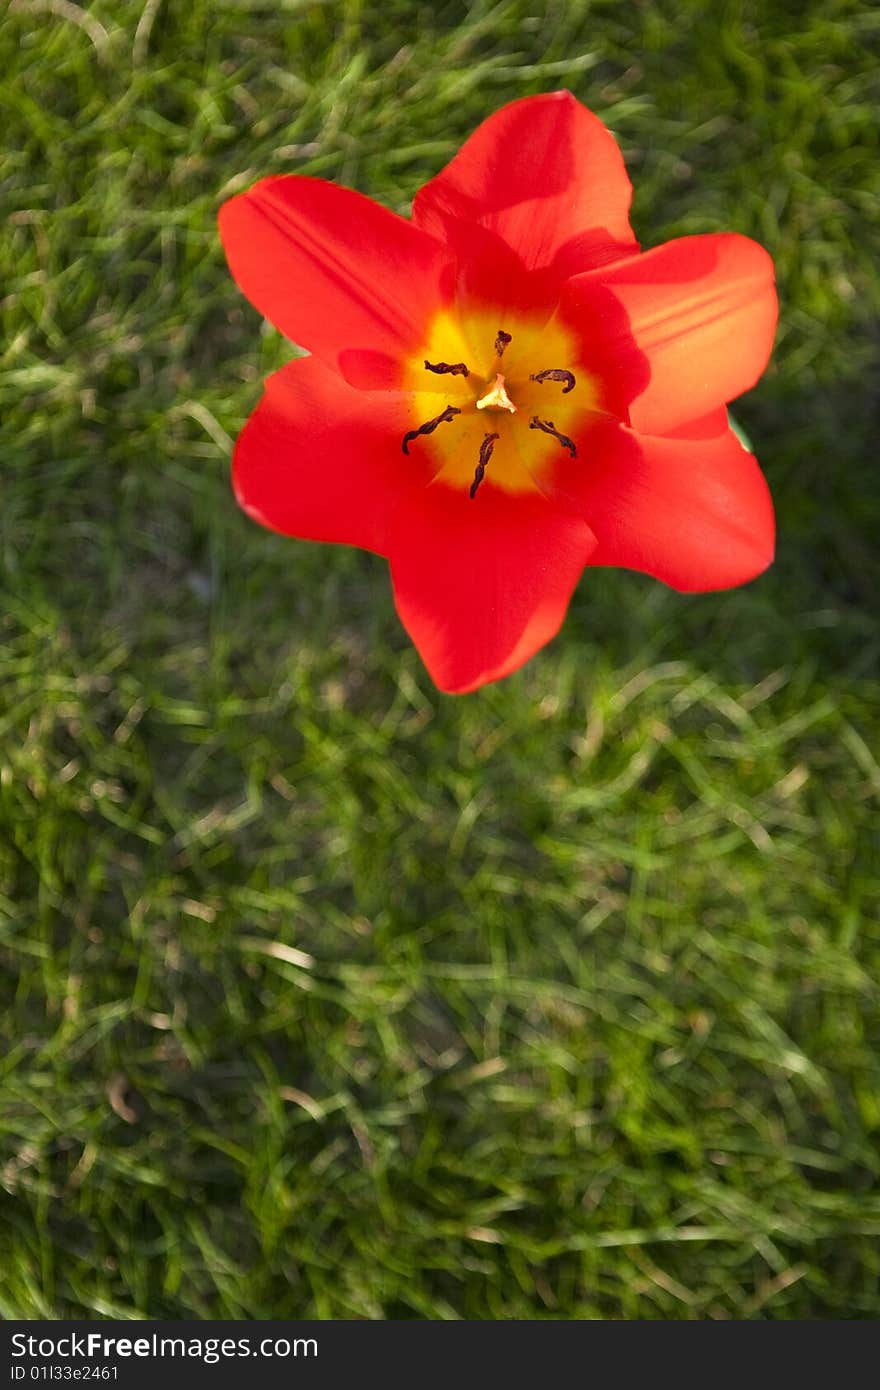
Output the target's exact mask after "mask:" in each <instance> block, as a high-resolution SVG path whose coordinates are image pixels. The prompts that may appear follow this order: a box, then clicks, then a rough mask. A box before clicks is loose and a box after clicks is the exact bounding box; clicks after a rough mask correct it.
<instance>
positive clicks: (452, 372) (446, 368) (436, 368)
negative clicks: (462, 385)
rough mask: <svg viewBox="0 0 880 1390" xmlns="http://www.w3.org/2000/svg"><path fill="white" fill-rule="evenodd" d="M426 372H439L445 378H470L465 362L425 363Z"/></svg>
mask: <svg viewBox="0 0 880 1390" xmlns="http://www.w3.org/2000/svg"><path fill="white" fill-rule="evenodd" d="M425 371H428V372H437V373H438V375H440V376H443V375H444V374H445V375H447V376H470V372H469V371H468V369H467V367H466V366H465V364H464V363H463V362H427V361H426V362H425Z"/></svg>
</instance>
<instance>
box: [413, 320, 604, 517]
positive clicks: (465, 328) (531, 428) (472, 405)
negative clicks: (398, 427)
mask: <svg viewBox="0 0 880 1390" xmlns="http://www.w3.org/2000/svg"><path fill="white" fill-rule="evenodd" d="M401 385H402V387H403V389H404V390H405V391H407V392H408V393H409V395H410V409H409V416H410V426H411V427H410V428H409V429H408V430H407V432H406V434H405V435H404V437H403V439H402V441H401V443H402V447H403V452H404V453H405V454H407V455H409V454H413V455H416V454H423V455H424V456H425V457H427V459H428V460H429V462H430V464H431V466H432V469H433V470H434V479H435V481H437V482H443V483H446V484H448V485H449V486H451V487H455V488H460V489H462V490H465V491H467V492H468V493H469V495H470V497H471V498H474V499H476V500H478V499H479V494H480V489H481V487H485V486H489V485H491V486H493V487H497V488H501V489H502V490H503V491H505V492H509V493H524V492H535V491H542V481H543V478H544V477H545V476H546V475H547V473H548V472H549V470H550V468H551V467H554V466H556V465H558V464H559V463H560V462H562V463H563V464H564V465H565V466H571V467H577V466H578V463H577V458H578V449H577V443H576V440H575V437H574V436H575V434H577V433H578V432H581V433H582V429H583V424H584V423H585V421H586V420H587V417H589V416H590V415H594V414H595V413H596V411H597V410H598V409H599V391H598V388H597V385H596V383H595V381H594V380H593V379H592V377H591V376H590V375H589V374H588V373H587V372H586V371H584V370H583V368H581V367H580V365H579V362H578V353H577V343H576V342H575V340H574V338H573V335H572V334H571V332H570V330H569V329H568V328H567V327H566V326H565V325H563V324H562V323H560V322H559V320H558V319H556V318H553V319H551V320H550V321H549V322H542V321H540V320H538V319H529V318H526V317H525V316H520V315H514V316H512V315H509V314H506V313H505V314H504V315H503V318H502V319H501V320H499V317H498V315H497V312H494V311H480V312H470V313H468V314H466V315H464V314H463V315H453V314H451V313H449V312H448V311H446V310H444V311H443V312H441V313H440V314H438V315H437V317H436V318H435V320H434V322H433V323H432V324H431V327H430V330H429V332H428V334H427V336H426V340H425V343H424V347H423V350H422V351H421V352H420V353H419V354H418V356H413V358H412V359H411V360H410V361H408V362H407V363H406V364H405V367H404V372H403V381H402V382H401Z"/></svg>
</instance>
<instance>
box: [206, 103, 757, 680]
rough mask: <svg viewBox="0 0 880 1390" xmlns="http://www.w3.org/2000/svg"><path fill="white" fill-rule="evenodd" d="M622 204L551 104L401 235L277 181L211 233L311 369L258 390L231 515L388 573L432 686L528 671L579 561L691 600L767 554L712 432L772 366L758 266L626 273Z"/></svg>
mask: <svg viewBox="0 0 880 1390" xmlns="http://www.w3.org/2000/svg"><path fill="white" fill-rule="evenodd" d="M631 195H632V190H631V187H630V182H629V179H628V177H627V174H626V170H625V168H624V164H623V159H622V158H621V155H620V151H619V150H618V148H617V145H616V143H615V141H614V139H613V137H612V136H611V134H610V133H609V132H608V131H607V130H606V129H605V127H604V126H603V125H602V123H601V121H599V120H598V119H597V117H595V116H594V115H592V114H591V112H589V111H588V110H586V108H585V107H583V106H581V105H580V103H579V102H577V101H576V100H575V99H574V97H572V96H571V95H570V94H569V93H568V92H554V93H552V94H550V95H548V96H538V97H526V98H524V99H522V100H520V101H514V102H512V103H511V104H510V105H509V106H505V107H503V108H502V109H501V110H500V111H498V112H497V113H496V114H495V115H494V116H491V117H490V118H489V119H488V120H487V121H485V122H484V123H483V124H482V125H481V126H480V127H479V128H478V129H477V130H476V131H475V132H474V134H473V135H472V136H471V137H470V139H469V140H467V141H466V142H465V144H464V145H463V146H462V148H461V149H460V150H459V152H458V154H457V155H456V156H455V158H454V159H453V160H452V161H451V163H449V164H448V165H447V166H446V168H445V169H444V170H443V171H442V172H441V173H439V174H438V175H437V176H436V178H434V179H432V180H431V181H430V183H428V184H426V185H425V187H424V188H422V189H421V190H420V192H419V193H418V195H417V196H416V199H415V203H414V205H413V211H412V219H411V220H407V219H406V218H403V217H398V216H396V215H395V214H394V213H392V212H389V211H387V209H385V208H383V207H380V206H379V205H378V204H376V203H374V202H371V201H370V200H369V199H368V198H365V197H363V196H362V195H361V194H359V193H354V192H351V191H350V190H348V189H345V188H338V187H336V186H335V185H334V184H331V183H325V182H324V181H323V180H321V179H314V178H306V177H300V176H281V177H274V178H266V179H262V180H260V182H259V183H257V184H255V185H254V187H253V188H251V189H250V190H249V191H248V192H247V193H243V194H240V195H239V196H237V197H235V198H231V199H230V200H229V201H228V202H227V203H225V204H224V206H223V207H222V209H221V211H220V232H221V236H222V240H223V245H224V247H225V249H226V255H227V257H228V260H229V264H230V267H231V269H232V274H233V276H234V277H235V279H236V281H237V283H238V284H239V286H240V287H241V289H242V290H243V291H244V293H245V294H246V295H247V297H248V299H250V300H251V302H252V303H253V304H254V305H256V307H257V309H259V311H260V313H262V314H264V315H265V317H266V318H268V319H269V320H270V321H271V322H272V323H273V324H274V325H275V326H276V328H278V329H279V330H280V331H281V332H282V333H284V334H286V336H287V337H288V338H290V339H292V340H293V341H294V342H296V343H298V344H299V345H300V346H301V347H303V348H306V349H308V352H309V353H310V354H311V355H310V356H308V357H305V358H301V359H299V360H296V361H292V362H289V363H288V364H287V366H285V367H282V369H281V370H280V371H279V372H276V373H275V374H274V376H271V377H270V378H269V380H268V381H267V383H266V390H265V394H264V396H263V398H262V400H261V402H260V404H259V405H258V406H257V409H256V410H255V411H254V413H253V415H252V416H251V417H250V419H249V420H248V422H247V424H246V426H245V428H244V430H243V432H242V434H241V436H240V438H239V440H238V443H237V445H236V448H235V457H234V461H233V481H234V487H235V492H236V496H237V498H238V500H239V502H240V504H241V506H242V507H243V508H244V510H245V512H247V514H248V516H250V517H252V518H253V519H254V520H255V521H258V522H261V523H262V524H263V525H264V526H268V527H271V528H272V529H273V530H275V531H282V532H284V533H286V534H288V535H292V536H299V537H303V538H305V539H308V540H316V541H335V542H338V543H341V544H345V545H356V546H362V547H363V548H364V549H366V550H372V551H375V552H377V553H378V554H380V555H384V556H386V557H387V558H388V560H389V562H390V565H391V579H392V583H393V586H394V597H395V602H396V604H397V611H398V613H399V614H400V618H401V620H402V622H403V624H404V626H405V628H406V629H407V631H408V632H409V634H410V636H411V637H412V640H413V641H414V643H415V644H416V646H417V648H418V650H419V652H420V654H421V656H422V659H423V660H424V662H425V665H426V666H427V668H428V671H429V672H430V674H431V676H432V677H433V679H434V681H435V682H436V684H437V685H438V686H439V687H440V688H441V689H442V690H446V691H456V692H463V691H468V690H475V689H476V688H477V687H478V686H480V685H483V684H484V683H486V682H487V681H492V680H497V679H499V678H500V677H502V676H506V675H508V674H509V673H510V672H511V671H514V670H516V668H517V667H519V666H521V665H522V663H523V662H525V661H527V660H528V659H529V657H531V656H532V655H533V654H534V653H535V652H536V651H537V650H538V649H539V648H540V647H541V646H543V644H544V643H545V642H547V641H549V640H550V638H551V637H553V636H554V635H555V634H556V632H557V631H558V629H559V627H560V624H561V623H562V620H563V618H564V616H565V611H566V607H567V605H568V601H569V599H570V597H571V594H572V591H573V589H574V587H575V585H576V584H577V582H578V579H579V578H580V575H581V572H582V570H583V569H584V566H585V565H620V566H624V567H626V568H628V569H635V570H642V571H644V572H645V573H646V574H650V575H653V576H654V577H655V578H657V579H660V580H662V581H663V582H664V583H666V584H670V585H672V587H673V588H675V589H680V590H685V591H696V590H706V589H726V588H729V587H731V586H733V585H736V584H743V583H745V581H746V580H749V579H752V578H753V577H754V576H755V575H757V574H759V573H760V572H761V571H762V570H763V569H765V568H766V566H767V565H768V564H769V563H770V561H771V560H772V558H773V542H774V522H773V508H772V504H771V501H770V496H769V493H768V490H767V485H766V483H765V481H764V479H763V477H762V475H761V472H760V469H759V468H758V464H757V462H756V461H755V459H754V457H753V456H752V455H751V454H750V453H748V452H747V451H746V449H744V448H743V446H742V444H741V443H740V442H739V440H738V439H737V437H736V435H735V434H734V433H733V432H732V431H731V429H730V428H729V425H728V419H727V411H726V409H725V407H726V404H727V402H728V401H730V400H732V399H733V398H734V397H735V396H738V395H739V394H740V393H741V392H742V391H745V390H747V389H748V388H749V387H750V386H752V385H753V384H754V383H755V381H756V380H757V379H758V377H759V376H760V375H761V372H762V371H763V369H764V367H765V366H766V363H767V359H768V357H769V355H770V349H771V346H772V342H773V334H774V329H775V325H776V313H777V304H776V294H775V291H774V284H773V264H772V261H771V260H770V257H769V256H768V255H767V252H766V251H764V250H763V249H762V248H761V247H760V246H758V245H757V244H756V243H755V242H754V241H750V240H749V239H748V238H747V237H743V236H738V235H735V234H732V233H724V234H717V235H710V236H689V237H682V238H680V239H678V240H676V241H670V242H667V243H666V244H665V245H663V246H657V247H655V248H654V249H653V250H651V251H645V252H641V251H640V250H639V247H638V244H637V242H636V240H635V238H634V237H633V234H632V231H631V230H630V225H629V220H628V211H629V205H630V199H631Z"/></svg>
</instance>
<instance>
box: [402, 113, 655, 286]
mask: <svg viewBox="0 0 880 1390" xmlns="http://www.w3.org/2000/svg"><path fill="white" fill-rule="evenodd" d="M631 198H632V187H631V185H630V181H629V179H628V177H627V173H626V169H625V167H624V163H623V158H622V156H621V153H620V150H619V149H618V147H617V143H616V141H615V139H614V137H613V135H612V134H611V133H610V131H608V130H607V129H606V128H605V126H604V125H603V124H602V122H601V121H600V120H599V119H598V117H597V116H594V115H593V114H592V112H591V111H588V110H587V109H586V107H585V106H581V104H580V102H579V101H576V100H575V98H574V97H573V96H572V95H571V93H570V92H551V93H549V94H547V95H546V96H537V97H523V98H521V99H520V100H519V101H513V102H511V103H510V105H508V106H503V107H502V108H501V110H500V111H496V113H495V114H494V116H490V117H489V119H488V120H486V121H484V122H483V124H482V125H481V126H478V128H477V129H476V130H475V131H474V133H473V135H471V136H470V138H469V139H468V140H466V141H465V143H464V144H463V145H462V147H461V149H460V150H459V152H458V154H457V155H456V156H455V157H454V159H452V160H451V161H450V163H449V164H447V166H446V168H445V169H443V170H442V171H441V173H439V174H438V175H437V176H436V178H433V179H432V180H431V181H430V183H427V184H425V186H424V188H422V189H421V190H420V192H419V193H418V194H417V195H416V199H415V202H414V204H413V221H414V222H415V223H416V224H417V225H418V226H420V227H423V228H424V229H425V230H426V231H428V232H431V233H432V234H433V235H434V236H437V237H443V236H448V237H449V239H450V240H452V239H453V238H455V236H456V231H455V224H456V223H457V222H463V223H466V224H467V223H470V224H474V223H478V224H479V225H480V226H482V227H483V228H485V229H487V230H488V231H490V232H494V233H496V234H497V236H498V237H499V238H500V240H501V241H503V242H505V243H506V244H507V246H508V247H509V248H510V249H511V250H512V251H513V252H514V253H515V254H516V256H517V257H518V258H519V260H520V262H521V263H522V266H523V268H524V269H525V270H527V271H541V270H544V269H547V268H549V267H552V268H553V271H554V276H555V280H556V282H557V284H558V283H559V282H561V281H562V280H564V279H566V278H568V276H570V275H574V274H576V273H577V272H578V271H581V270H585V269H587V268H588V267H590V266H594V265H601V264H603V262H605V261H606V260H608V259H612V258H618V257H620V256H622V255H625V254H627V253H629V252H633V251H636V250H638V246H637V243H636V241H635V238H634V237H633V234H632V231H631V229H630V225H629V218H628V212H629V205H630V200H631Z"/></svg>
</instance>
